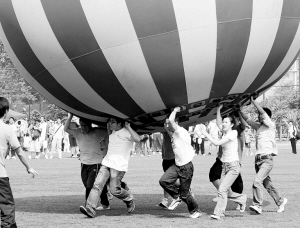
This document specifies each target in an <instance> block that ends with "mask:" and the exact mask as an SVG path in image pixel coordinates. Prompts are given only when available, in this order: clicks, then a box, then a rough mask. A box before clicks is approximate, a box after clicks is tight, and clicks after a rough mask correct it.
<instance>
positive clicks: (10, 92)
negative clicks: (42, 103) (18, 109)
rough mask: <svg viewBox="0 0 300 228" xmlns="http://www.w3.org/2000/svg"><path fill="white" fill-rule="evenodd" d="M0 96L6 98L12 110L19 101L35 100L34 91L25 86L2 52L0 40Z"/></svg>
mask: <svg viewBox="0 0 300 228" xmlns="http://www.w3.org/2000/svg"><path fill="white" fill-rule="evenodd" d="M0 96H3V97H6V98H7V99H8V100H9V101H10V103H11V107H12V108H13V103H14V102H16V101H18V100H20V101H22V102H24V103H27V104H28V102H30V103H32V102H34V101H36V100H37V98H36V91H35V90H34V89H33V88H32V87H31V86H30V85H28V84H27V82H26V81H25V80H24V78H23V77H21V76H20V74H19V72H18V70H17V69H16V68H15V67H14V65H13V63H12V61H11V59H10V58H9V56H8V55H7V53H6V52H5V50H4V46H3V43H2V42H1V40H0Z"/></svg>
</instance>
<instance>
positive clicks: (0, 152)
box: [0, 97, 38, 228]
mask: <svg viewBox="0 0 300 228" xmlns="http://www.w3.org/2000/svg"><path fill="white" fill-rule="evenodd" d="M8 111H9V102H8V100H7V99H6V98H4V97H0V129H1V130H0V211H1V214H0V217H1V228H6V227H7V228H16V227H17V224H16V221H15V202H14V197H13V194H12V191H11V187H10V183H9V178H8V175H7V173H6V169H5V155H6V151H7V149H8V144H9V145H10V146H11V150H12V151H13V152H15V154H16V155H17V156H18V157H19V159H20V161H21V162H22V163H23V165H24V166H25V167H26V170H27V172H28V173H29V174H32V177H35V176H36V175H38V173H37V172H36V171H35V170H34V169H33V168H31V167H30V166H29V163H28V160H27V158H26V155H25V153H24V151H23V150H22V148H21V146H20V142H19V141H18V139H17V135H16V132H15V131H14V129H12V128H11V127H10V126H9V125H7V124H5V123H4V122H3V119H4V118H5V116H6V115H7V113H8Z"/></svg>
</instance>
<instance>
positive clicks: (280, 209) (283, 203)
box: [277, 198, 288, 213]
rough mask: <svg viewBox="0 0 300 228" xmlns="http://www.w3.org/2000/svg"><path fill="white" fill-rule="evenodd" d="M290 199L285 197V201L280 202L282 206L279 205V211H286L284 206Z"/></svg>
mask: <svg viewBox="0 0 300 228" xmlns="http://www.w3.org/2000/svg"><path fill="white" fill-rule="evenodd" d="M287 202H288V200H287V198H283V202H282V204H280V206H278V210H277V212H278V213H281V212H284V206H285V205H286V204H287Z"/></svg>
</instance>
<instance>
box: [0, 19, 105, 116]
mask: <svg viewBox="0 0 300 228" xmlns="http://www.w3.org/2000/svg"><path fill="white" fill-rule="evenodd" d="M0 37H1V41H2V43H3V45H4V48H5V51H6V52H7V53H8V54H9V57H10V59H11V61H12V62H13V64H14V66H15V67H16V68H17V69H18V72H19V73H20V75H21V76H22V77H23V78H24V79H25V80H26V81H27V82H28V83H29V84H30V85H31V86H32V87H33V88H34V89H36V91H38V92H39V93H40V94H42V95H43V96H44V97H45V98H46V99H47V100H49V101H50V102H52V103H54V104H56V105H57V106H59V107H61V108H62V109H65V110H67V111H68V112H71V113H73V114H74V115H78V116H82V117H84V118H88V119H91V120H97V121H105V119H106V118H105V119H104V118H101V117H97V116H92V115H89V114H86V113H83V112H79V111H77V110H74V109H73V108H71V107H69V106H67V105H66V104H64V103H62V102H61V101H60V100H58V99H56V98H55V97H54V96H53V95H52V94H50V93H49V92H48V91H47V90H45V88H43V87H42V86H41V85H40V84H39V83H38V82H37V81H36V80H35V79H34V78H33V77H32V76H31V75H30V74H29V73H28V71H27V70H26V69H25V68H24V66H23V65H22V64H21V62H20V61H19V59H18V58H17V56H16V55H15V53H14V51H13V50H12V48H11V46H10V44H9V42H8V40H7V38H6V36H5V34H4V31H3V28H2V25H1V23H0Z"/></svg>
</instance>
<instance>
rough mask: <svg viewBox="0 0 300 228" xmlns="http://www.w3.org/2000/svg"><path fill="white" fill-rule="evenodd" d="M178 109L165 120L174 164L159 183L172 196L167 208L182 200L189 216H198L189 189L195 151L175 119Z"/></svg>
mask: <svg viewBox="0 0 300 228" xmlns="http://www.w3.org/2000/svg"><path fill="white" fill-rule="evenodd" d="M179 111H180V108H179V107H176V108H175V109H174V110H173V112H172V113H171V115H170V117H169V119H166V121H165V129H166V131H167V132H168V134H169V136H170V138H171V142H172V148H173V152H174V154H175V164H173V165H171V166H170V167H169V168H168V169H167V170H166V172H165V173H164V174H163V175H162V177H161V178H160V180H159V184H160V185H161V187H162V188H163V189H164V190H165V191H166V192H167V193H168V194H169V195H170V196H171V197H172V198H173V201H172V203H171V204H170V206H169V207H168V209H169V210H174V209H175V208H176V207H177V206H178V205H179V204H181V202H182V201H183V202H185V203H186V204H187V206H188V210H189V213H190V217H191V218H199V217H200V216H201V212H200V210H199V207H198V204H197V202H196V201H195V199H194V197H193V196H192V194H191V191H190V186H191V182H192V178H193V173H194V166H193V163H192V160H193V158H194V155H195V152H194V149H193V147H192V146H191V138H190V134H189V133H188V131H187V130H186V129H184V128H183V127H180V126H179V125H178V124H177V123H176V121H175V117H176V113H177V112H179ZM177 179H179V182H180V186H179V190H178V187H177V186H176V184H175V183H176V181H177Z"/></svg>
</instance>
